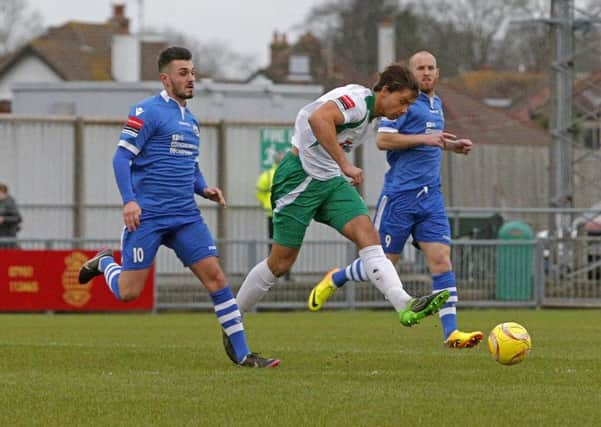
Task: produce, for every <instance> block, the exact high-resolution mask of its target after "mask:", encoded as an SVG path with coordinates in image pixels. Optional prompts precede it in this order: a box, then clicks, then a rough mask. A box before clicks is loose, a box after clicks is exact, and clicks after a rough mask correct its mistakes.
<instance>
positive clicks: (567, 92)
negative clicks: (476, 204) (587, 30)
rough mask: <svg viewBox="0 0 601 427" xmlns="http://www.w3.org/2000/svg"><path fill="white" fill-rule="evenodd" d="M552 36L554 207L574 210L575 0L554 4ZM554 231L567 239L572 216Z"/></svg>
mask: <svg viewBox="0 0 601 427" xmlns="http://www.w3.org/2000/svg"><path fill="white" fill-rule="evenodd" d="M549 24H550V25H551V32H552V34H553V42H554V47H553V50H554V55H553V58H554V59H553V62H552V63H551V123H550V125H551V126H550V133H551V147H550V153H549V160H550V163H551V167H550V177H549V183H550V203H549V204H550V206H551V207H554V208H572V207H573V202H574V185H573V176H574V171H573V146H572V144H573V141H572V139H571V136H570V133H569V132H570V125H571V122H572V103H573V100H572V87H573V84H574V0H551V19H550V21H549ZM550 222H551V223H550V224H549V225H550V230H551V232H552V233H553V235H555V236H557V237H563V236H565V235H566V234H567V233H568V232H569V229H570V226H571V222H572V221H571V215H570V214H564V213H559V214H555V215H554V218H550Z"/></svg>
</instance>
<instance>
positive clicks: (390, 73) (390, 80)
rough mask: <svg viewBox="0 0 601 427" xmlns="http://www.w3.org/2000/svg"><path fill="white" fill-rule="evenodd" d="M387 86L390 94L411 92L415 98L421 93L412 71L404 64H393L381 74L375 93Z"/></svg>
mask: <svg viewBox="0 0 601 427" xmlns="http://www.w3.org/2000/svg"><path fill="white" fill-rule="evenodd" d="M384 86H386V87H387V88H388V90H389V91H390V92H396V91H399V90H403V89H409V90H411V91H412V92H413V93H414V94H415V96H417V94H418V92H419V85H418V84H417V80H415V77H414V76H413V73H412V72H411V70H410V69H409V68H408V67H406V66H405V65H402V64H391V65H389V66H388V67H386V69H385V70H384V71H383V72H382V74H380V79H379V80H378V83H376V85H375V86H374V92H379V91H381V90H382V88H383V87H384Z"/></svg>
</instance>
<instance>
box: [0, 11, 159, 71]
mask: <svg viewBox="0 0 601 427" xmlns="http://www.w3.org/2000/svg"><path fill="white" fill-rule="evenodd" d="M115 33H116V30H115V27H114V25H112V24H111V23H110V22H107V23H104V24H95V23H84V22H75V21H69V22H67V23H65V24H63V25H61V26H59V27H52V28H50V29H49V30H48V31H46V32H45V33H44V34H43V35H41V36H39V37H36V38H35V39H33V40H31V41H30V42H29V43H28V44H26V45H25V46H23V47H22V48H21V49H19V50H17V51H16V52H14V53H13V54H12V55H9V56H8V57H7V58H5V59H4V61H2V62H0V76H1V75H2V74H3V73H4V72H6V71H7V70H8V69H9V68H11V67H12V66H13V65H15V64H16V63H17V62H19V61H20V60H21V59H23V58H25V57H27V56H28V55H34V56H37V57H38V58H39V59H40V60H42V61H43V62H44V63H45V64H46V65H48V67H49V68H51V69H52V70H53V71H54V72H55V73H56V74H58V75H59V76H60V77H61V78H62V79H63V80H67V81H73V80H83V81H107V80H113V76H112V73H111V42H112V36H113V34H115ZM165 47H166V45H165V43H162V42H144V41H143V42H142V45H141V55H142V66H141V74H142V75H141V76H140V78H141V80H155V79H156V75H157V71H156V57H157V55H158V53H159V52H160V51H161V50H162V49H164V48H165Z"/></svg>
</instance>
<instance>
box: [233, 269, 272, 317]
mask: <svg viewBox="0 0 601 427" xmlns="http://www.w3.org/2000/svg"><path fill="white" fill-rule="evenodd" d="M276 280H277V278H276V277H275V276H274V275H273V273H272V272H271V270H270V269H269V267H268V266H267V259H264V260H263V261H261V262H260V263H258V264H257V265H255V266H254V268H253V269H252V270H250V272H249V273H248V275H247V276H246V278H245V279H244V282H243V283H242V286H240V289H239V290H238V294H237V295H236V301H237V302H238V308H239V309H240V310H241V311H242V312H247V311H249V310H252V308H253V307H254V306H255V305H256V304H257V303H258V302H259V301H261V299H262V298H263V296H264V295H265V294H266V293H267V292H268V291H269V289H271V287H272V286H273V285H274V284H275V282H276Z"/></svg>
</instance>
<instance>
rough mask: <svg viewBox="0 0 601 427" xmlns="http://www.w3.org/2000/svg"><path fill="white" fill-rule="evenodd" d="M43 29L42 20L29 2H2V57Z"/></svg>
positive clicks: (17, 0)
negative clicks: (30, 8) (31, 9)
mask: <svg viewBox="0 0 601 427" xmlns="http://www.w3.org/2000/svg"><path fill="white" fill-rule="evenodd" d="M41 29H42V18H41V16H40V14H39V13H38V12H37V11H30V10H29V8H28V4H27V0H0V55H3V54H6V53H8V52H11V51H13V50H15V49H17V48H18V47H19V46H21V45H22V44H24V43H25V42H27V41H28V40H30V39H31V38H32V37H34V36H35V35H37V34H38V33H39V32H40V31H41Z"/></svg>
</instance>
